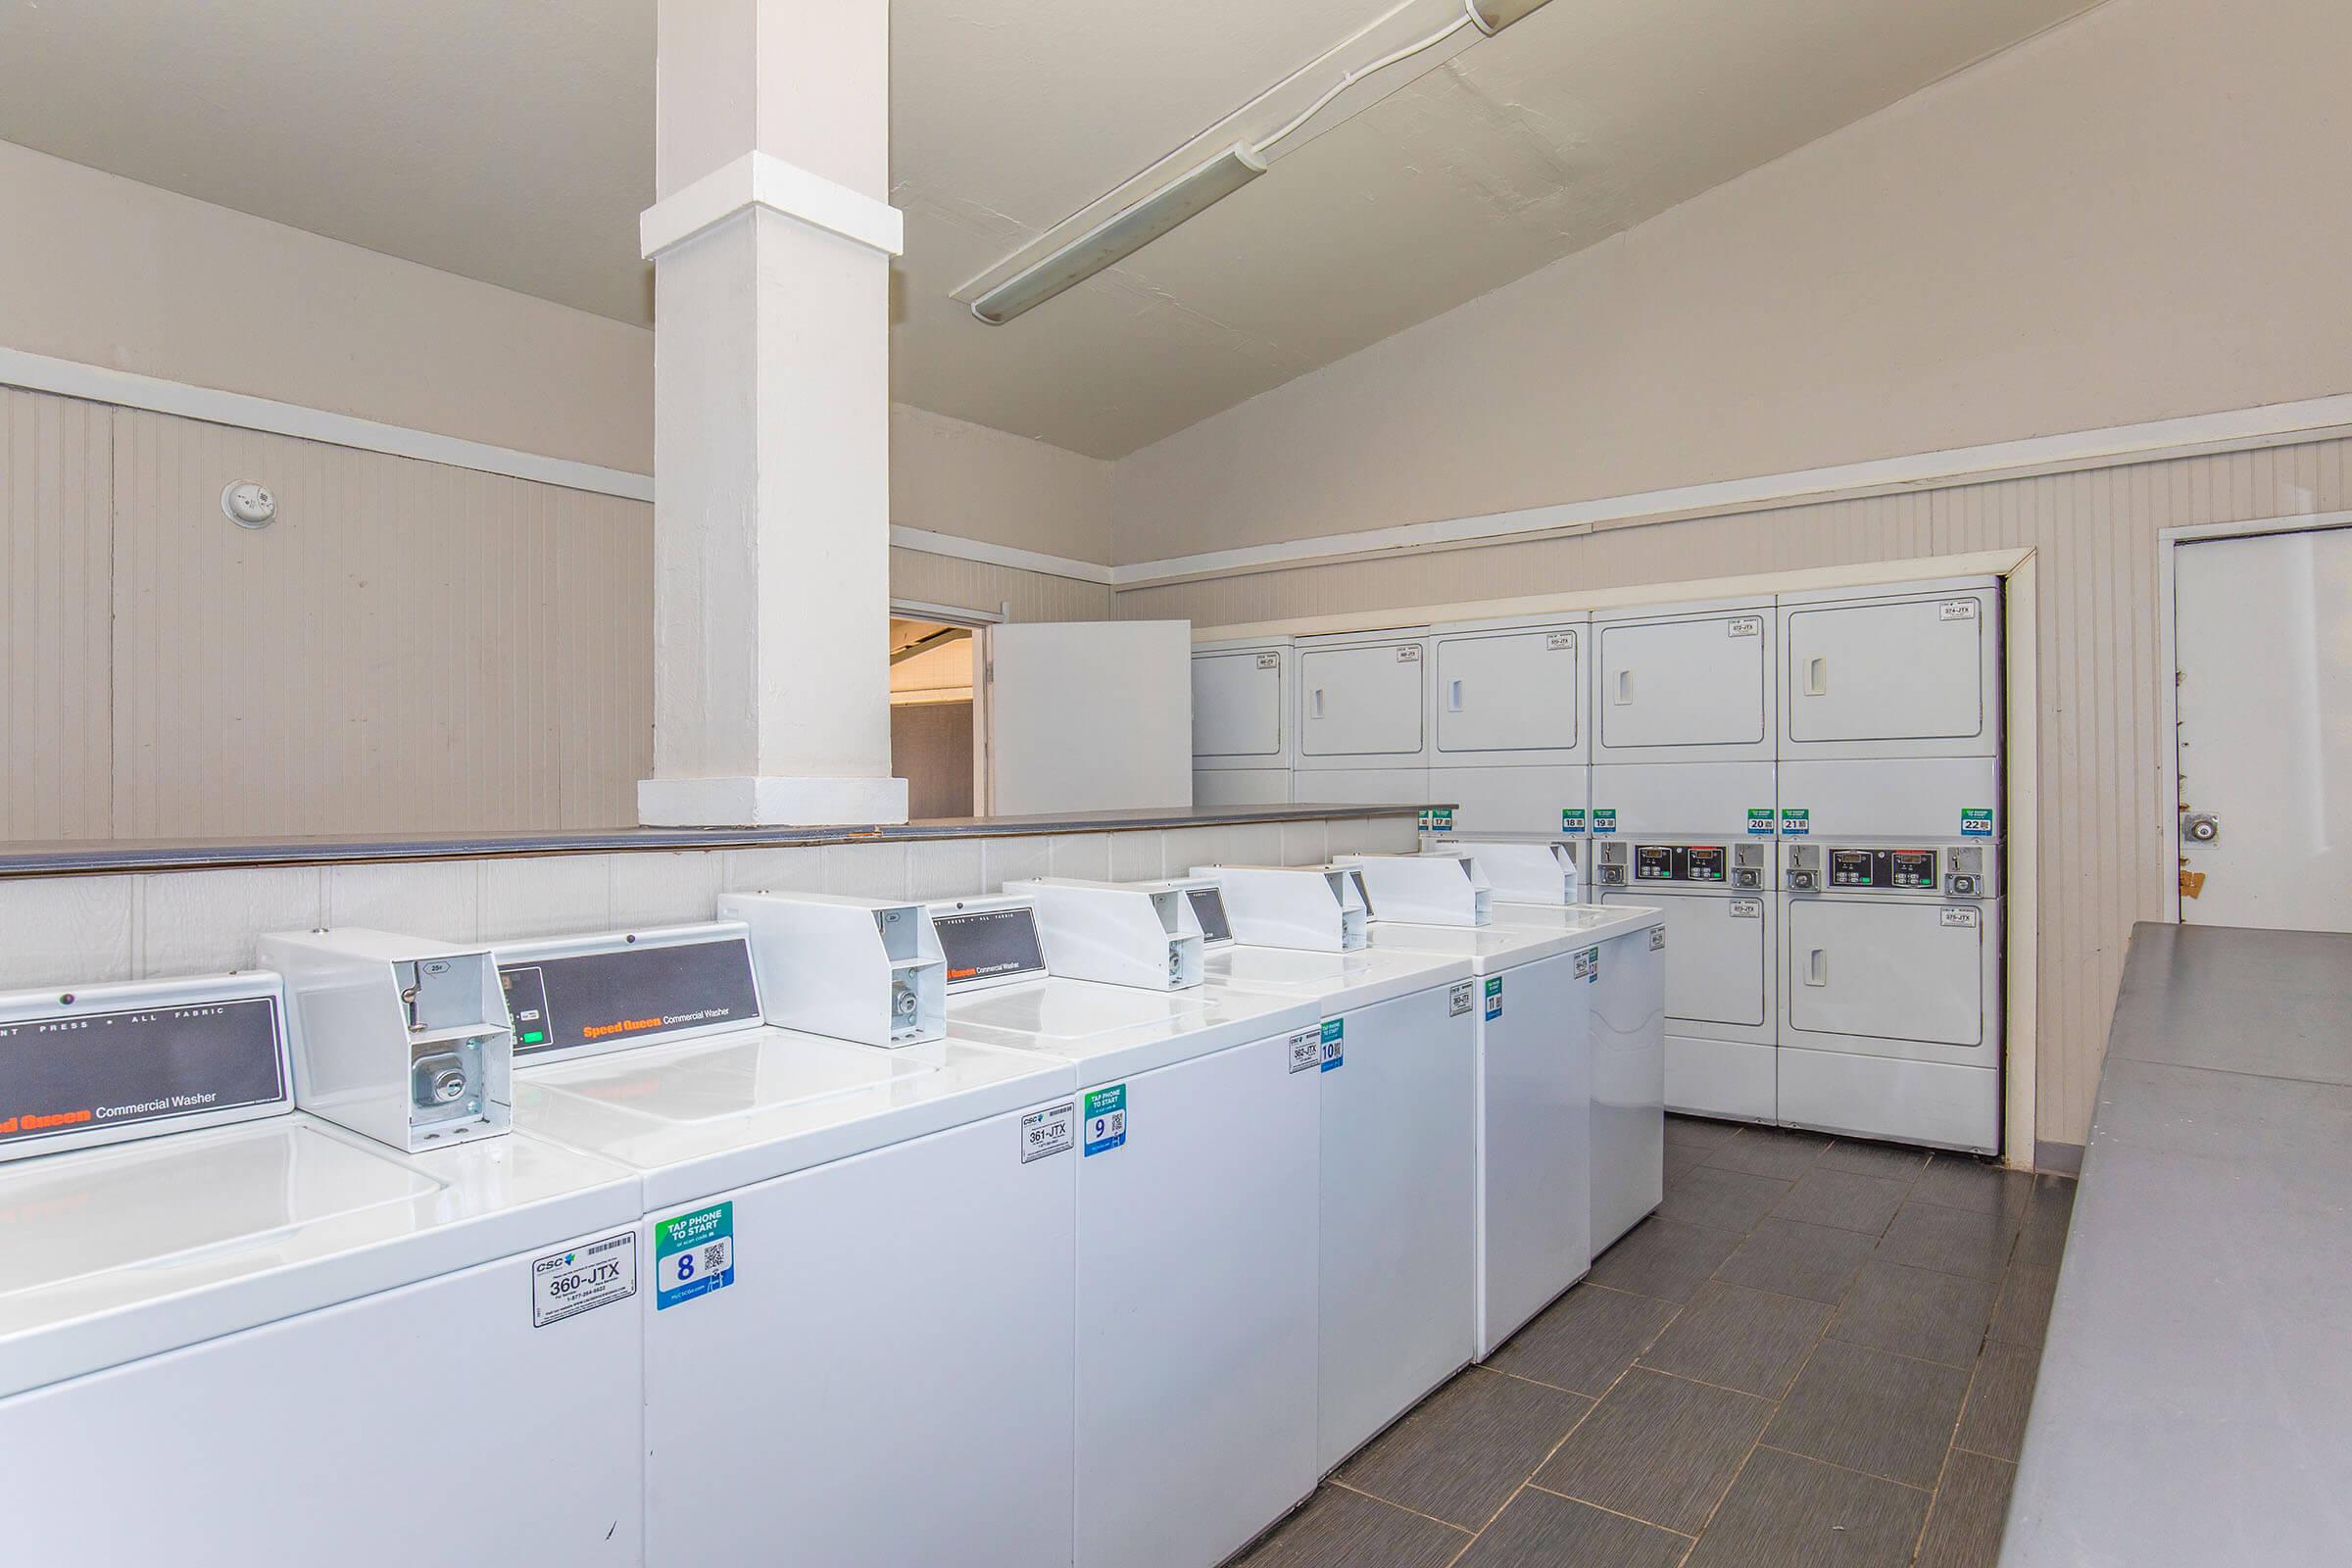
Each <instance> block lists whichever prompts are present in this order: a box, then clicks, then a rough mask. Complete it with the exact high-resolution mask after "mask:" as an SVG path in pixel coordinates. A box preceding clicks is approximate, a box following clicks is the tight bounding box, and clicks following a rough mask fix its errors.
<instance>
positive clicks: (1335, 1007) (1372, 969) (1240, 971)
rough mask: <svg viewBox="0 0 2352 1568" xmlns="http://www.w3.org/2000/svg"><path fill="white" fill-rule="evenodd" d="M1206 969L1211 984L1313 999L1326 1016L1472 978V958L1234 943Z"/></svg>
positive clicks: (1212, 955)
mask: <svg viewBox="0 0 2352 1568" xmlns="http://www.w3.org/2000/svg"><path fill="white" fill-rule="evenodd" d="M1205 967H1206V968H1207V971H1208V981H1209V984H1210V985H1212V986H1218V987H1224V988H1229V989H1236V990H1245V991H1265V992H1271V993H1273V994H1274V995H1276V996H1299V997H1312V998H1314V999H1315V1003H1316V1005H1318V1006H1320V1007H1321V1008H1322V1010H1323V1016H1324V1017H1326V1018H1334V1017H1337V1016H1339V1015H1340V1014H1341V1013H1343V1012H1352V1011H1354V1010H1355V1009H1356V1008H1358V1007H1369V1006H1371V1005H1373V1004H1375V1003H1380V1002H1390V1001H1394V1000H1395V999H1397V998H1398V997H1409V996H1411V995H1413V994H1414V993H1415V992H1420V991H1427V990H1429V989H1430V988H1432V987H1433V986H1450V985H1452V984H1453V983H1454V982H1455V981H1457V980H1467V979H1469V978H1470V960H1469V959H1467V958H1462V957H1448V956H1445V955H1443V954H1436V953H1415V952H1413V951H1412V950H1410V949H1408V948H1359V949H1358V950H1356V951H1355V952H1353V953H1315V952H1309V951H1307V950H1305V949H1303V948H1253V947H1246V946H1243V945H1242V944H1240V943H1235V944H1233V945H1232V946H1230V947H1216V948H1211V949H1209V950H1208V961H1207V964H1206V966H1205Z"/></svg>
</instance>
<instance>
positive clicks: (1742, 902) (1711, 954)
mask: <svg viewBox="0 0 2352 1568" xmlns="http://www.w3.org/2000/svg"><path fill="white" fill-rule="evenodd" d="M1600 902H1601V903H1603V904H1648V905H1654V906H1656V907H1658V908H1661V909H1663V910H1665V911H1666V952H1667V962H1666V1028H1667V1032H1668V1033H1679V1032H1681V1031H1682V1028H1683V1027H1685V1026H1688V1025H1691V1024H1717V1025H1724V1026H1732V1027H1738V1028H1743V1029H1753V1028H1757V1027H1759V1026H1761V1025H1762V1024H1763V1022H1764V1020H1765V1017H1766V1014H1767V1013H1768V1011H1769V1009H1770V1007H1771V1001H1770V996H1771V993H1770V990H1769V987H1770V984H1771V973H1770V971H1771V967H1772V925H1771V922H1770V921H1768V920H1767V919H1765V917H1764V900H1763V899H1761V898H1739V897H1727V896H1725V895H1723V894H1719V893H1670V892H1666V891H1664V890H1662V889H1658V888H1647V887H1645V888H1641V889H1637V890H1636V891H1634V892H1631V893H1609V894H1604V895H1603V896H1602V898H1601V901H1600Z"/></svg>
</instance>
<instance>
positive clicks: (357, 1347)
mask: <svg viewBox="0 0 2352 1568" xmlns="http://www.w3.org/2000/svg"><path fill="white" fill-rule="evenodd" d="M435 948H436V945H434V944H430V943H420V944H417V946H416V949H415V951H416V952H417V954H418V956H420V957H422V958H423V959H424V961H426V962H428V963H434V964H439V963H442V962H443V961H444V960H445V959H448V958H450V957H451V955H449V954H446V953H439V952H436V951H434V950H435ZM474 957H475V958H476V959H477V960H479V961H477V962H476V963H475V964H474V965H472V968H473V969H474V970H475V971H476V973H475V975H474V978H475V979H477V980H478V979H480V978H481V975H482V974H483V973H485V972H486V970H487V960H486V956H483V955H474ZM460 967H461V965H459V964H457V963H455V962H454V961H453V962H450V964H449V966H448V967H447V968H445V969H441V970H437V971H436V972H435V973H434V974H433V975H431V976H427V977H425V979H424V980H423V981H422V982H421V983H420V982H419V981H418V980H417V977H416V976H415V975H414V974H411V975H410V976H409V977H407V980H406V981H405V982H404V984H405V985H409V986H415V987H416V989H417V993H418V996H417V1001H418V1004H419V1005H422V1006H424V1007H427V1008H431V1007H434V1006H437V1005H439V1004H440V1003H442V1002H444V1001H448V1000H449V998H448V997H447V996H446V995H444V994H443V993H442V991H441V987H440V986H439V985H438V984H436V982H438V981H443V980H446V979H448V978H449V977H450V976H452V975H455V974H456V973H457V971H458V969H459V968H460ZM382 978H383V979H384V981H385V984H384V986H383V987H382V988H380V989H379V990H377V991H375V992H373V993H372V994H371V995H370V996H369V998H368V1002H369V1005H366V1006H363V1007H360V1008H356V1009H355V1010H354V1013H353V1015H352V1016H350V1017H349V1018H347V1019H346V1020H345V1021H343V1022H341V1023H339V1024H336V1025H334V1026H333V1027H332V1028H331V1029H328V1028H324V1027H315V1028H313V1029H311V1030H310V1031H309V1033H310V1035H311V1039H310V1042H309V1044H310V1045H311V1046H312V1047H313V1048H316V1049H317V1050H319V1051H325V1052H328V1053H330V1054H332V1053H340V1054H344V1055H346V1056H347V1057H348V1058H351V1059H357V1058H361V1057H367V1058H370V1059H375V1060H384V1061H398V1062H399V1063H400V1064H401V1065H402V1066H403V1067H404V1068H405V1067H407V1066H408V1065H409V1064H410V1062H411V1060H412V1058H413V1057H416V1058H417V1066H418V1068H419V1069H420V1070H419V1071H418V1073H417V1080H416V1082H417V1091H418V1094H419V1098H420V1099H421V1100H423V1101H424V1102H425V1103H424V1104H420V1105H419V1106H417V1109H419V1110H420V1111H425V1112H427V1113H428V1114H429V1115H430V1116H433V1117H439V1116H443V1115H454V1116H458V1117H467V1116H473V1115H478V1114H479V1112H476V1111H468V1110H466V1099H465V1097H464V1094H463V1091H462V1090H461V1093H460V1094H459V1096H458V1097H457V1098H455V1099H454V1100H444V1099H443V1098H441V1096H442V1086H443V1085H444V1084H445V1083H446V1082H448V1080H446V1079H445V1078H444V1076H443V1074H444V1073H445V1072H446V1071H453V1070H454V1071H462V1068H450V1067H448V1066H447V1064H446V1063H443V1062H440V1061H437V1060H430V1059H429V1058H438V1057H442V1056H460V1055H462V1054H463V1053H464V1051H465V1049H466V1046H467V1045H468V1044H470V1047H471V1051H472V1055H471V1057H470V1061H471V1063H472V1064H474V1065H479V1064H480V1062H481V1061H482V1059H483V1058H484V1056H485V1055H494V1054H496V1052H497V1050H498V1046H499V1042H498V1040H497V1038H496V1037H497V1035H498V1034H499V1032H500V1031H501V1030H503V1024H501V1025H499V1026H497V1027H496V1028H493V1027H492V1026H491V1024H490V1022H489V1020H487V1019H485V1018H482V1017H479V1016H477V1017H476V1018H475V1019H474V1020H473V1022H474V1026H475V1027H474V1030H473V1032H471V1033H468V1034H464V1035H460V1036H455V1037H452V1038H454V1039H455V1040H456V1041H457V1049H455V1050H452V1051H448V1052H444V1051H442V1050H440V1049H439V1047H440V1045H441V1044H443V1043H444V1042H435V1041H426V1042H425V1043H424V1044H423V1045H422V1046H421V1047H419V1046H413V1045H412V1038H413V1035H414V1036H423V1035H426V1034H429V1033H431V1032H432V1031H431V1029H430V1028H429V1027H428V1028H417V1027H416V1026H417V1023H418V1022H420V1021H422V1020H420V1019H418V1018H417V1017H416V1016H413V1015H412V1016H409V1017H404V1016H403V1014H402V1010H401V1009H402V1002H401V999H400V996H399V994H398V991H397V990H395V989H394V988H393V986H392V972H391V970H390V969H389V968H387V969H386V970H385V971H384V974H383V977H382ZM490 990H491V993H492V995H491V997H490V999H489V1000H491V1001H492V1002H493V1003H494V1002H495V985H494V984H493V985H492V986H491V987H490ZM366 991H367V988H366V987H364V986H355V987H354V988H353V992H354V996H355V997H357V996H359V995H360V994H361V993H363V992H366ZM475 993H476V1001H477V1002H479V1001H480V1000H482V998H481V996H480V987H479V986H478V985H477V986H476V987H475ZM308 1000H310V999H307V998H305V997H302V996H299V995H298V996H296V997H295V998H294V1005H296V1006H300V1005H304V1004H305V1002H306V1001H308ZM288 1013H289V1007H288V993H287V990H286V988H285V986H284V984H283V983H282V982H281V980H280V978H279V976H278V975H277V974H275V973H271V972H260V971H255V972H249V973H243V974H233V975H221V976H215V977H209V978H200V979H183V980H161V981H150V982H143V983H139V984H128V985H97V986H86V987H85V986H65V987H60V988H53V989H50V990H46V991H41V992H20V993H16V994H13V995H7V996H0V1454H5V1455H6V1458H5V1460H4V1461H0V1515H4V1516H5V1517H6V1519H7V1527H6V1543H7V1544H6V1546H5V1548H0V1557H5V1558H6V1559H7V1560H8V1561H10V1562H12V1563H25V1564H33V1563H173V1564H184V1565H206V1568H211V1565H219V1568H227V1565H230V1564H235V1565H238V1568H244V1565H247V1564H253V1563H314V1562H319V1563H323V1562H334V1563H348V1564H352V1565H354V1568H396V1565H397V1568H412V1565H414V1564H417V1563H420V1562H435V1563H453V1564H483V1565H488V1564H497V1563H511V1562H544V1561H549V1560H561V1561H564V1562H568V1563H581V1564H588V1563H610V1564H614V1565H620V1564H631V1563H636V1562H639V1561H641V1560H642V1549H643V1532H642V1528H641V1525H642V1516H641V1507H642V1500H641V1494H640V1476H641V1462H642V1461H641V1451H640V1450H641V1439H640V1434H641V1430H642V1428H641V1419H642V1411H641V1392H642V1384H641V1382H640V1376H639V1366H638V1356H637V1331H636V1318H635V1316H634V1315H633V1313H632V1312H631V1311H630V1309H629V1308H630V1298H631V1296H632V1295H635V1294H641V1293H642V1292H643V1291H644V1290H646V1289H647V1285H646V1283H645V1282H643V1281H642V1280H641V1273H642V1270H641V1267H640V1263H641V1259H640V1258H639V1255H638V1251H637V1247H636V1237H635V1233H634V1230H633V1228H632V1227H633V1226H634V1224H635V1220H636V1215H637V1212H638V1206H639V1198H638V1186H637V1180H636V1178H635V1176H634V1175H632V1174H631V1173H630V1172H628V1171H626V1170H623V1169H621V1168H620V1167H618V1166H615V1165H613V1164H609V1163H607V1162H605V1161H603V1160H599V1159H594V1158H591V1157H589V1156H587V1155H584V1154H579V1153H576V1152H572V1151H569V1150H565V1149H560V1148H557V1147H555V1146H553V1145H548V1144H542V1143H539V1142H536V1141H534V1140H531V1139H526V1138H515V1137H501V1136H495V1135H487V1134H485V1135H483V1136H479V1137H474V1136H471V1135H469V1136H468V1137H466V1138H465V1139H459V1138H457V1137H455V1136H454V1135H452V1136H451V1137H450V1138H449V1139H448V1141H447V1142H446V1143H445V1144H443V1145H442V1146H440V1147H436V1148H434V1149H433V1150H432V1151H431V1152H423V1153H415V1154H412V1153H408V1152H403V1151H401V1150H399V1149H396V1148H395V1147H393V1146H392V1145H391V1144H390V1143H389V1142H386V1141H382V1140H377V1139H371V1138H369V1137H367V1136H364V1135H362V1134H359V1133H357V1132H354V1131H352V1130H350V1129H349V1128H347V1127H343V1126H339V1125H335V1124H333V1123H330V1122H328V1121H326V1120H324V1119H321V1118H319V1117H318V1116H315V1115H312V1114H309V1113H306V1112H305V1111H302V1110H298V1109H296V1108H295V1106H296V1103H297V1101H298V1095H297V1086H299V1088H300V1097H299V1098H300V1099H301V1100H303V1101H304V1102H305V1103H307V1102H308V1099H309V1096H310V1095H311V1093H312V1091H313V1089H314V1088H315V1087H329V1086H328V1085H320V1084H317V1083H316V1082H315V1081H314V1080H309V1079H305V1078H303V1077H301V1076H299V1075H298V1074H297V1072H296V1070H295V1064H294V1062H293V1059H292V1055H291V1052H290V1048H289V1039H288V1027H287V1026H288V1021H289V1020H288ZM313 1022H314V1024H321V1023H322V1020H319V1019H317V1018H314V1020H313ZM330 1034H331V1035H332V1036H333V1038H331V1039H330V1038H328V1036H329V1035H330ZM346 1087H348V1085H347V1086H346ZM399 1094H400V1098H401V1099H402V1100H404V1101H405V1100H406V1099H407V1098H408V1095H409V1091H408V1089H407V1088H406V1087H405V1086H404V1087H402V1088H401V1089H400V1091H399ZM451 1105H455V1106H456V1107H457V1108H456V1109H455V1110H454V1111H452V1110H450V1109H449V1108H448V1107H450V1106H451ZM484 1108H485V1109H487V1107H486V1106H485V1107H484ZM498 1108H499V1110H500V1111H502V1112H503V1110H504V1107H503V1106H500V1107H498Z"/></svg>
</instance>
